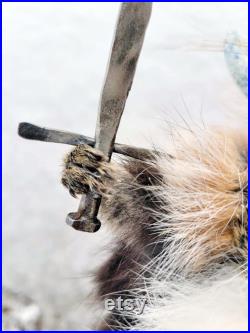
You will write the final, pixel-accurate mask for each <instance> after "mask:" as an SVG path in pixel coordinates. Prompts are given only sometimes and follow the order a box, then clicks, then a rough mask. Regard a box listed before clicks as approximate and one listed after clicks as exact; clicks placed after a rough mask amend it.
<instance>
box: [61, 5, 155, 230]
mask: <svg viewBox="0 0 250 333" xmlns="http://www.w3.org/2000/svg"><path fill="white" fill-rule="evenodd" d="M151 8H152V4H151V3H123V4H122V5H121V9H120V13H119V18H118V22H117V26H116V32H115V38H114V42H113V46H112V50H111V56H110V60H109V65H108V71H107V76H106V80H105V83H104V87H103V91H102V96H101V103H100V109H99V113H98V117H97V123H96V132H95V148H97V149H99V150H100V151H101V152H102V153H103V154H104V155H105V156H106V157H107V158H108V160H110V158H111V154H112V151H113V147H114V142H115V137H116V133H117V130H118V126H119V123H120V119H121V116H122V113H123V110H124V107H125V103H126V99H127V97H128V94H129V91H130V89H131V86H132V82H133V78H134V74H135V70H136V65H137V61H138V58H139V55H140V51H141V48H142V44H143V40H144V35H145V31H146V27H147V24H148V22H149V18H150V14H151ZM100 204H101V196H100V195H99V194H97V193H94V192H88V193H87V194H86V195H83V196H82V198H81V201H80V205H79V209H78V211H77V212H76V213H69V214H68V216H67V219H66V222H67V224H69V225H70V226H72V227H73V228H74V229H77V230H81V231H87V232H95V231H97V230H98V229H99V228H100V226H101V222H100V221H99V219H98V217H97V215H98V210H99V207H100Z"/></svg>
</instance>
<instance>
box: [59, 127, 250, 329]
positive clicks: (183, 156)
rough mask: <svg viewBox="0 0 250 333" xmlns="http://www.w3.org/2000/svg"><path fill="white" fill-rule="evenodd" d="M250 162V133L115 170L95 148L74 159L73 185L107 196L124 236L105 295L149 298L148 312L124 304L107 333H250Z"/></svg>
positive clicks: (198, 135) (105, 271)
mask: <svg viewBox="0 0 250 333" xmlns="http://www.w3.org/2000/svg"><path fill="white" fill-rule="evenodd" d="M247 155H248V147H247V133H244V130H242V129H241V130H239V131H231V130H227V131H225V130H224V129H217V130H213V129H207V128H203V129H202V130H197V131H196V130H194V131H193V132H192V133H191V135H190V138H189V139H186V138H184V137H180V136H177V137H176V138H175V139H174V149H173V151H172V152H171V154H170V153H169V151H161V152H158V153H152V155H151V156H147V157H146V158H145V159H144V160H137V159H133V158H126V159H122V160H120V161H116V162H115V161H112V162H111V163H108V161H107V160H106V159H105V157H104V156H103V155H102V153H101V152H100V151H98V150H96V149H94V148H91V147H89V146H87V145H79V146H77V147H76V148H75V149H73V151H71V152H70V153H69V154H68V155H67V156H66V158H65V167H64V170H63V175H62V183H63V185H65V186H66V187H67V188H68V190H69V192H70V194H71V195H73V196H74V197H75V196H77V195H80V194H84V193H87V192H88V191H89V190H91V191H95V192H97V193H100V194H101V195H102V196H103V199H102V204H101V211H100V213H101V219H102V220H103V221H104V222H105V223H106V224H108V225H110V227H111V228H112V232H113V233H114V234H115V235H116V244H115V246H113V247H114V249H113V253H112V255H111V256H110V258H109V259H108V261H107V262H105V263H104V264H103V266H102V267H101V268H100V269H99V271H98V272H97V275H96V284H97V297H98V298H99V300H100V301H101V302H104V301H105V299H106V298H107V297H108V298H111V299H113V300H114V301H116V300H117V299H118V297H119V296H122V297H123V298H132V299H133V298H136V299H146V305H145V308H144V311H143V313H141V314H140V315H138V314H137V313H135V312H133V311H132V312H127V313H125V312H123V311H119V310H117V308H116V307H115V308H114V309H113V311H111V312H108V313H107V314H106V316H104V318H102V320H101V323H98V328H99V329H102V330H141V329H142V330H171V329H172V330H187V329H191V330H203V329H208V330H209V329H210V330H214V329H215V330H217V329H218V330H227V329H228V330H232V329H236V330H237V329H238V330H242V329H246V327H247V305H246V304H247V301H246V299H247V274H246V269H247V268H246V267H247V249H248V245H247V240H248V199H247V196H248V178H247V174H248V158H247Z"/></svg>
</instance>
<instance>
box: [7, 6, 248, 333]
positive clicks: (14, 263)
mask: <svg viewBox="0 0 250 333" xmlns="http://www.w3.org/2000/svg"><path fill="white" fill-rule="evenodd" d="M118 8H119V4H118V3H74V2H73V3H60V2H59V3H32V2H31V3H3V38H4V63H3V69H4V102H3V103H4V113H3V135H4V157H3V160H4V193H3V196H4V197H3V200H4V202H3V205H4V214H3V219H4V220H3V221H4V227H3V228H4V255H3V258H4V273H3V277H4V285H5V286H7V287H10V288H13V289H14V290H15V291H18V292H23V293H25V294H26V295H28V296H30V297H32V298H33V300H35V301H36V302H37V303H38V304H40V306H41V307H42V311H43V313H44V326H43V329H51V330H59V329H64V330H70V329H71V330H83V329H87V328H88V327H89V326H88V325H89V320H90V317H91V316H90V314H89V312H88V306H87V304H86V302H85V300H86V299H87V295H88V293H89V292H90V290H91V285H90V282H89V280H88V279H87V276H88V275H89V274H90V272H91V270H93V269H94V266H96V265H97V264H98V262H99V261H100V258H99V256H98V252H99V251H100V249H101V247H102V243H103V241H105V239H106V238H107V233H106V232H105V230H104V229H102V230H101V231H100V232H98V233H97V234H94V235H90V234H85V233H84V234H83V233H78V232H76V231H74V230H72V229H70V228H69V227H68V226H66V225H65V222H64V221H65V216H66V215H67V213H68V212H70V211H74V210H75V209H76V208H77V204H78V202H77V201H76V200H74V199H72V198H71V197H70V196H69V194H68V193H67V191H65V190H64V188H63V187H62V185H60V181H59V180H60V171H61V165H62V157H63V155H64V154H65V153H66V152H67V151H68V150H69V148H68V147H66V146H63V145H56V144H45V143H39V142H30V141H24V140H22V139H21V138H19V137H18V136H17V126H18V123H19V122H21V121H29V122H32V123H34V124H39V125H44V126H49V127H52V128H53V127H54V128H59V129H66V130H71V131H75V132H79V133H84V134H86V135H89V136H92V135H93V133H94V128H95V120H96V114H97V106H98V101H99V95H100V91H101V87H102V83H103V78H104V73H105V67H106V63H107V59H108V54H109V49H110V45H111V40H112V36H113V29H114V25H115V22H116V17H117V14H118ZM233 30H236V31H238V32H239V33H240V35H241V37H243V38H245V39H246V38H247V3H243V2H241V3H236V2H235V3H234V2H228V3H227V2H224V3H222V2H221V3H219V2H218V3H176V2H173V3H155V4H154V6H153V14H152V17H151V22H150V25H149V29H148V32H147V35H146V39H145V44H144V47H143V51H142V54H141V58H140V61H139V65H138V68H137V73H136V77H135V80H134V84H133V88H132V91H131V93H130V96H129V99H128V103H127V105H126V110H125V113H124V116H123V119H122V121H121V126H120V129H119V134H118V138H117V141H119V142H123V143H135V144H137V145H142V146H145V147H146V146H149V145H150V142H152V141H153V142H160V144H162V143H163V142H165V141H164V140H166V139H164V140H163V138H162V134H159V129H162V128H163V127H164V124H165V122H166V121H170V120H171V121H174V122H177V123H178V122H179V121H180V116H179V115H178V114H182V115H184V116H185V117H187V115H188V112H187V108H188V109H189V110H190V113H191V115H192V117H193V119H198V118H200V117H201V113H202V117H203V119H204V120H205V121H206V122H207V123H208V124H210V123H216V124H217V123H222V122H223V121H225V112H224V111H225V110H226V112H227V113H228V111H235V109H237V108H238V102H239V100H241V102H242V94H241V92H240V91H239V90H238V88H237V87H236V86H235V84H234V82H233V80H232V79H231V77H230V74H229V72H228V70H227V67H226V65H225V62H224V57H223V53H222V52H221V50H222V47H223V40H224V38H225V36H226V34H227V33H228V32H230V31H233ZM243 100H244V99H243ZM185 104H186V106H187V107H186V106H185ZM245 106H246V104H245V105H243V107H245ZM176 110H177V111H176Z"/></svg>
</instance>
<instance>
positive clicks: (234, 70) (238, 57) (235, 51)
mask: <svg viewBox="0 0 250 333" xmlns="http://www.w3.org/2000/svg"><path fill="white" fill-rule="evenodd" d="M224 55H225V59H226V63H227V66H228V68H229V71H230V73H231V74H232V76H233V78H234V80H235V81H236V83H237V84H238V86H239V87H240V89H241V90H242V92H243V93H244V94H245V96H246V97H248V61H247V58H248V54H247V43H245V42H244V41H242V40H241V39H240V37H239V35H238V34H237V33H236V32H232V33H230V34H228V36H227V38H226V40H225V44H224Z"/></svg>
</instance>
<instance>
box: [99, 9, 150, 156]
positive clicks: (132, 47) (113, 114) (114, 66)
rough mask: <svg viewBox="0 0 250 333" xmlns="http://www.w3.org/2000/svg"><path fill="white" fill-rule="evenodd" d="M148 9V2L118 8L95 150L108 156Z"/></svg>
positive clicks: (130, 78)
mask: <svg viewBox="0 0 250 333" xmlns="http://www.w3.org/2000/svg"><path fill="white" fill-rule="evenodd" d="M151 9H152V4H151V3H123V4H122V5H121V10H120V14H119V19H118V22H117V26H116V33H115V38H114V42H113V46H112V51H111V55H110V62H109V67H108V71H107V76H106V80H105V84H104V87H103V91H102V97H101V104H100V111H99V114H98V118H97V124H96V133H95V142H96V145H95V147H96V148H98V149H99V150H101V151H102V152H103V153H104V154H105V155H107V156H108V157H110V156H111V153H112V150H113V149H112V147H113V144H114V140H115V137H116V133H117V129H118V126H119V123H120V119H121V116H122V113H123V110H124V107H125V103H126V99H127V96H128V93H129V90H130V88H131V85H132V81H133V78H134V74H135V69H136V64H137V60H138V57H139V55H140V51H141V47H142V44H143V39H144V35H145V31H146V27H147V24H148V22H149V18H150V14H151Z"/></svg>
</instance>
